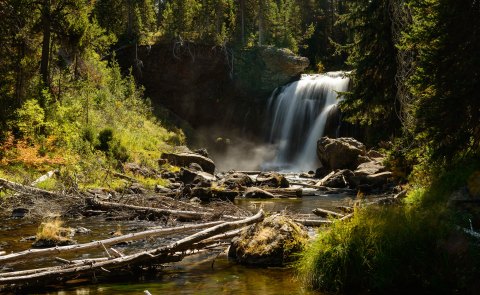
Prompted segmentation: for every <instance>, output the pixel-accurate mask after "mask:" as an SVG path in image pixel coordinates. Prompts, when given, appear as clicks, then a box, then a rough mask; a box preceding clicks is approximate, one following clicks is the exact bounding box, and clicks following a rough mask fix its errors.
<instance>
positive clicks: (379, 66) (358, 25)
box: [339, 0, 400, 143]
mask: <svg viewBox="0 0 480 295" xmlns="http://www.w3.org/2000/svg"><path fill="white" fill-rule="evenodd" d="M347 5H348V12H347V13H346V14H343V15H341V16H340V19H339V22H340V23H341V24H343V25H344V26H346V27H347V30H348V33H349V35H350V36H351V41H350V43H348V44H345V45H339V50H344V51H346V52H347V53H348V59H347V63H348V64H349V65H350V66H351V67H352V68H353V69H354V70H353V71H352V72H351V74H350V76H351V79H352V81H353V86H352V89H351V91H350V92H348V93H346V95H345V99H344V100H343V101H342V102H340V107H341V110H342V112H343V114H344V115H345V117H346V120H347V121H349V122H352V123H357V124H359V125H361V126H366V127H367V130H368V131H369V133H368V135H367V136H368V137H369V138H368V139H367V141H369V142H370V143H374V142H378V141H379V140H382V139H388V138H389V137H390V136H391V135H392V134H395V133H396V132H397V130H399V127H400V122H399V120H398V118H397V116H396V113H395V103H396V91H397V90H396V85H395V75H396V71H397V66H396V48H395V44H394V42H393V39H392V33H391V26H392V22H391V19H390V14H389V9H390V7H389V1H376V0H374V1H350V2H348V3H347Z"/></svg>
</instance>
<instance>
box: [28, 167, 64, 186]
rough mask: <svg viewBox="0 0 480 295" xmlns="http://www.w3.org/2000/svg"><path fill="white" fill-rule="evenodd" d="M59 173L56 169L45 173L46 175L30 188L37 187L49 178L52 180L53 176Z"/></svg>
mask: <svg viewBox="0 0 480 295" xmlns="http://www.w3.org/2000/svg"><path fill="white" fill-rule="evenodd" d="M58 173H59V170H58V169H55V170H52V171H48V172H47V173H45V174H44V175H42V176H40V177H39V178H37V179H36V180H35V181H34V182H32V183H30V186H36V185H37V184H39V183H40V182H44V181H45V180H47V179H49V178H52V176H53V175H55V174H58Z"/></svg>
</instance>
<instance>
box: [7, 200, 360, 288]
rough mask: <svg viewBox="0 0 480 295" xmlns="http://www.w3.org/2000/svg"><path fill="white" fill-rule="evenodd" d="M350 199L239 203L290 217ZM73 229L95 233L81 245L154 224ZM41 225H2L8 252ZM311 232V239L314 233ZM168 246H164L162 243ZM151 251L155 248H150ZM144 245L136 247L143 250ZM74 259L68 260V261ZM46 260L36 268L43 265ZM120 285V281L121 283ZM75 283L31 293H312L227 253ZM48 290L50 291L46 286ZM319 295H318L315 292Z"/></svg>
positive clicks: (93, 224) (81, 238) (282, 273)
mask: <svg viewBox="0 0 480 295" xmlns="http://www.w3.org/2000/svg"><path fill="white" fill-rule="evenodd" d="M350 200H351V199H350V198H349V197H348V196H345V195H321V196H310V197H303V198H300V199H275V200H251V199H250V200H246V199H238V200H237V201H236V202H237V204H238V205H240V206H241V207H244V208H247V209H249V210H251V211H252V212H255V211H257V210H258V209H259V208H260V207H261V208H263V209H264V210H265V211H268V212H280V211H283V210H285V209H286V210H288V211H289V212H295V213H302V214H307V213H310V212H311V210H312V209H313V208H316V207H322V208H326V209H332V208H334V207H335V206H338V205H345V204H348V202H349V201H350ZM67 225H68V226H71V227H79V226H82V227H86V228H88V229H91V230H92V232H91V233H90V234H88V235H76V236H75V239H76V240H77V241H78V242H88V241H90V240H92V239H101V238H108V237H110V236H109V234H108V233H109V232H110V233H111V232H113V231H115V230H117V229H118V228H120V229H121V230H122V232H123V233H128V232H133V231H139V230H143V229H146V228H148V227H151V226H155V225H158V224H155V223H154V222H151V221H105V220H104V219H99V218H85V219H81V220H68V221H67ZM37 227H38V224H36V223H28V222H26V221H23V220H7V221H5V222H4V223H3V224H2V225H1V226H0V245H1V246H2V248H3V250H5V251H7V252H11V251H21V250H25V249H28V248H29V247H30V244H31V241H30V242H25V241H20V237H26V236H31V235H34V234H35V231H36V229H37ZM314 232H315V231H314V230H313V229H310V234H312V233H314ZM163 242H165V241H163ZM150 246H151V244H150ZM141 247H142V244H140V246H138V247H137V248H136V250H138V249H139V248H141ZM102 255H103V253H101V252H100V253H93V254H86V255H85V256H83V257H84V258H92V257H95V256H102ZM65 258H67V259H68V258H69V257H65ZM42 264H43V263H42V261H41V260H40V261H36V262H35V265H36V266H38V267H41V266H42ZM17 267H18V268H27V267H28V265H24V266H22V265H20V266H19V265H16V268H17ZM119 281H120V282H119ZM85 283H87V282H85V281H83V282H82V281H77V280H72V281H69V282H67V283H66V284H64V285H62V286H48V288H47V289H46V290H50V291H45V290H44V291H42V292H39V293H29V294H58V295H61V294H143V291H144V290H148V291H149V292H150V293H151V294H153V295H155V294H313V293H311V292H309V291H307V290H304V289H302V288H301V286H300V284H299V283H298V282H297V281H296V278H295V273H294V271H293V270H292V269H289V268H266V269H264V268H249V267H245V266H241V265H237V264H236V263H235V262H232V261H229V260H228V258H227V257H226V253H224V252H221V251H211V252H209V253H204V254H199V255H194V256H190V257H186V258H185V259H184V260H183V261H182V262H180V263H175V264H173V265H168V266H166V267H165V268H164V269H162V270H161V271H160V272H155V274H154V275H152V276H150V277H142V278H139V277H138V276H135V275H132V276H131V277H122V278H121V279H120V280H119V279H116V280H115V282H111V283H109V282H103V281H102V283H98V284H92V283H87V285H85ZM46 287H47V286H46ZM316 294H318V293H316Z"/></svg>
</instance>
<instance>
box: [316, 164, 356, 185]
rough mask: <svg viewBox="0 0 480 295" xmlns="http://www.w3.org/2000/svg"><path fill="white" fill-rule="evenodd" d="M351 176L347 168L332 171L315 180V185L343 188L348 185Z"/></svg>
mask: <svg viewBox="0 0 480 295" xmlns="http://www.w3.org/2000/svg"><path fill="white" fill-rule="evenodd" d="M353 176H354V174H353V172H352V171H351V170H348V169H343V170H337V171H332V172H331V173H330V174H328V175H327V176H325V177H324V178H322V179H321V180H320V181H319V182H317V185H318V186H326V187H332V188H345V187H349V186H350V179H351V178H352V177H353Z"/></svg>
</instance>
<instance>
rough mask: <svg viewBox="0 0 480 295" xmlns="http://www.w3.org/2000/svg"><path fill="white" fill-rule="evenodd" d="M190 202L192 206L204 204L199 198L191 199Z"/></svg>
mask: <svg viewBox="0 0 480 295" xmlns="http://www.w3.org/2000/svg"><path fill="white" fill-rule="evenodd" d="M189 202H190V203H192V204H198V203H200V202H202V200H200V199H199V198H197V197H194V198H191V199H190V200H189Z"/></svg>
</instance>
